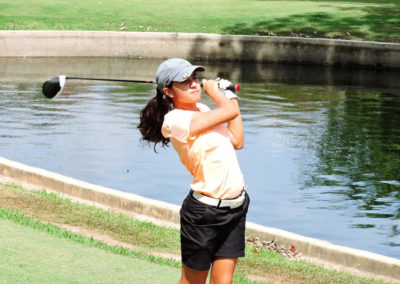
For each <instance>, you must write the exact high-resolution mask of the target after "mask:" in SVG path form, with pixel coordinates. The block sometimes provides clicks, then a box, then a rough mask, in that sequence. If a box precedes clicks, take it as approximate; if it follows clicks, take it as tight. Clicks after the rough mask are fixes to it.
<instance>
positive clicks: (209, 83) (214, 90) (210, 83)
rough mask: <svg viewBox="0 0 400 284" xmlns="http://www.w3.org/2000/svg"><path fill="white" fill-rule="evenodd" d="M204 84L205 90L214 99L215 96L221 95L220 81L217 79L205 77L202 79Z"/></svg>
mask: <svg viewBox="0 0 400 284" xmlns="http://www.w3.org/2000/svg"><path fill="white" fill-rule="evenodd" d="M201 83H202V84H203V89H204V92H205V93H206V94H207V95H208V96H209V97H210V98H211V99H213V98H214V97H215V96H218V95H221V94H222V93H221V92H220V90H219V86H218V81H216V80H206V79H203V80H202V81H201Z"/></svg>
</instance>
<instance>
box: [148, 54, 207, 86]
mask: <svg viewBox="0 0 400 284" xmlns="http://www.w3.org/2000/svg"><path fill="white" fill-rule="evenodd" d="M205 70H206V69H205V68H204V67H203V66H199V65H192V64H191V63H190V62H189V61H187V60H185V59H182V58H170V59H167V60H165V61H164V62H163V63H161V64H160V66H159V67H158V70H157V74H156V83H157V89H158V90H159V91H161V92H162V93H164V92H163V89H164V88H165V87H168V86H169V85H170V84H171V82H183V81H185V80H187V79H188V78H189V77H190V75H192V73H193V72H194V71H201V72H203V71H205Z"/></svg>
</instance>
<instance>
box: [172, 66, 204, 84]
mask: <svg viewBox="0 0 400 284" xmlns="http://www.w3.org/2000/svg"><path fill="white" fill-rule="evenodd" d="M194 71H200V72H204V71H206V68H204V67H203V66H200V65H190V66H187V67H185V68H183V69H182V70H181V71H179V73H178V74H177V75H176V76H175V77H174V78H172V81H174V82H183V81H186V80H187V79H188V78H189V77H190V75H192V73H193V72H194Z"/></svg>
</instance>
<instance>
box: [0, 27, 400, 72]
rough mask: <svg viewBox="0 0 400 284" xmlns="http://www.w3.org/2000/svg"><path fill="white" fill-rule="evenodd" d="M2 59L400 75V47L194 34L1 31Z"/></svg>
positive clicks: (383, 44) (320, 40) (0, 53)
mask: <svg viewBox="0 0 400 284" xmlns="http://www.w3.org/2000/svg"><path fill="white" fill-rule="evenodd" d="M0 57H129V58H168V57H184V58H187V59H191V60H193V59H196V60H218V61H248V62H273V63H291V64H315V65H328V66H344V67H361V68H375V69H376V68H377V69H382V68H383V69H394V70H396V69H397V70H398V69H400V44H397V43H383V42H363V41H351V40H333V39H315V38H294V37H271V36H247V35H219V34H194V33H156V32H151V33H145V32H110V31H0Z"/></svg>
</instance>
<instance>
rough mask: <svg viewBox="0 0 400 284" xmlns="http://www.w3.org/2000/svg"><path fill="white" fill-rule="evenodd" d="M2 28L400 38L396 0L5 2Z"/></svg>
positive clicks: (0, 10) (1, 6)
mask: <svg viewBox="0 0 400 284" xmlns="http://www.w3.org/2000/svg"><path fill="white" fill-rule="evenodd" d="M0 29H3V30H31V29H32V30H110V31H149V32H154V31H157V32H194V33H220V34H247V35H255V34H258V35H280V36H301V37H326V38H343V39H355V40H376V41H387V42H400V2H399V1H398V0H314V1H309V0H281V1H268V0H266V1H254V0H229V1H226V0H204V1H198V0H196V1H194V0H175V1H161V0H160V1H155V0H152V1H139V0H85V1H80V0H70V1H62V0H53V1H50V0H32V1H25V0H3V1H1V3H0Z"/></svg>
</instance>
